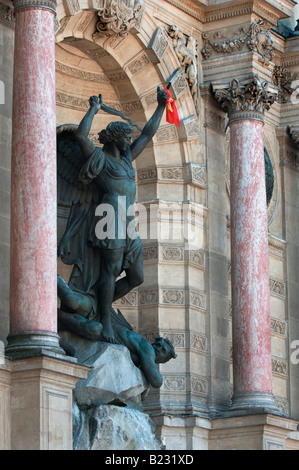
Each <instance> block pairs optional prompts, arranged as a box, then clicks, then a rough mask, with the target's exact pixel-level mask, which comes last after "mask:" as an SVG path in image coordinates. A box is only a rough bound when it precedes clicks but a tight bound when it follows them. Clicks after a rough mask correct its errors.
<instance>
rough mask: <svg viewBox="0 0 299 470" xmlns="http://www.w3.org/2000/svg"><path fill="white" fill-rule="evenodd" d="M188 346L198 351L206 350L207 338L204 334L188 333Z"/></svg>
mask: <svg viewBox="0 0 299 470" xmlns="http://www.w3.org/2000/svg"><path fill="white" fill-rule="evenodd" d="M190 347H191V348H192V349H196V350H198V351H200V352H204V353H206V352H207V349H208V339H207V337H206V336H200V335H197V334H193V333H192V334H191V335H190Z"/></svg>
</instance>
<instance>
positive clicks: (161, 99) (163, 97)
mask: <svg viewBox="0 0 299 470" xmlns="http://www.w3.org/2000/svg"><path fill="white" fill-rule="evenodd" d="M157 99H158V103H159V104H161V105H162V106H166V101H167V99H168V95H167V93H166V91H165V90H161V88H160V87H159V86H158V89H157Z"/></svg>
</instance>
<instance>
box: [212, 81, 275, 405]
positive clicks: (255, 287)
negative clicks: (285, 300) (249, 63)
mask: <svg viewBox="0 0 299 470" xmlns="http://www.w3.org/2000/svg"><path fill="white" fill-rule="evenodd" d="M215 96H216V98H217V99H218V101H220V102H221V103H222V105H223V107H224V109H225V110H226V111H227V112H228V115H229V119H230V158H231V161H230V167H231V174H230V189H231V273H232V277H231V281H232V314H233V386H234V394H233V403H232V405H233V409H252V408H259V409H260V408H263V409H270V410H274V409H275V405H274V398H273V395H272V358H271V318H270V289H269V264H268V219H267V201H266V181H265V161H264V139H263V115H264V111H265V109H269V108H270V105H271V104H272V103H273V102H274V101H275V94H274V93H271V92H270V91H269V90H268V87H267V84H266V83H265V82H261V81H260V80H259V79H258V78H257V77H251V78H250V79H248V80H247V81H245V82H243V83H242V84H240V83H239V82H238V81H237V80H234V81H233V82H232V83H231V85H230V86H229V87H227V88H222V89H221V88H218V89H217V90H215Z"/></svg>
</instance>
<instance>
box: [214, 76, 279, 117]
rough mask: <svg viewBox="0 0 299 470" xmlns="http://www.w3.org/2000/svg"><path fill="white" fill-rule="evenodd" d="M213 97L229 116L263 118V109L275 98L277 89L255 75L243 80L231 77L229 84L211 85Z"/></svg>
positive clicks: (267, 107)
mask: <svg viewBox="0 0 299 470" xmlns="http://www.w3.org/2000/svg"><path fill="white" fill-rule="evenodd" d="M213 91H214V93H215V99H216V100H217V101H218V102H219V103H221V104H222V108H223V109H224V111H226V112H228V115H229V118H230V120H231V121H232V120H233V119H239V118H240V117H241V118H243V119H244V118H253V117H254V118H255V119H260V120H263V114H264V111H265V110H269V109H270V107H271V105H272V104H273V103H274V102H275V101H276V100H277V97H278V96H277V90H276V89H274V88H273V87H271V86H269V84H268V83H267V82H266V81H262V80H260V79H259V77H258V76H257V75H254V76H253V77H252V78H249V79H248V80H246V81H244V82H239V80H236V79H233V80H232V81H231V84H230V85H227V86H225V87H223V85H221V84H219V85H217V84H215V85H213Z"/></svg>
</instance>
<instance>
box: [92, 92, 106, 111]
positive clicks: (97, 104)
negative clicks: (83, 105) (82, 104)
mask: <svg viewBox="0 0 299 470" xmlns="http://www.w3.org/2000/svg"><path fill="white" fill-rule="evenodd" d="M89 104H90V107H91V108H94V110H95V111H96V112H98V111H99V110H100V109H101V107H102V104H103V99H102V95H99V96H91V97H90V98H89Z"/></svg>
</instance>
